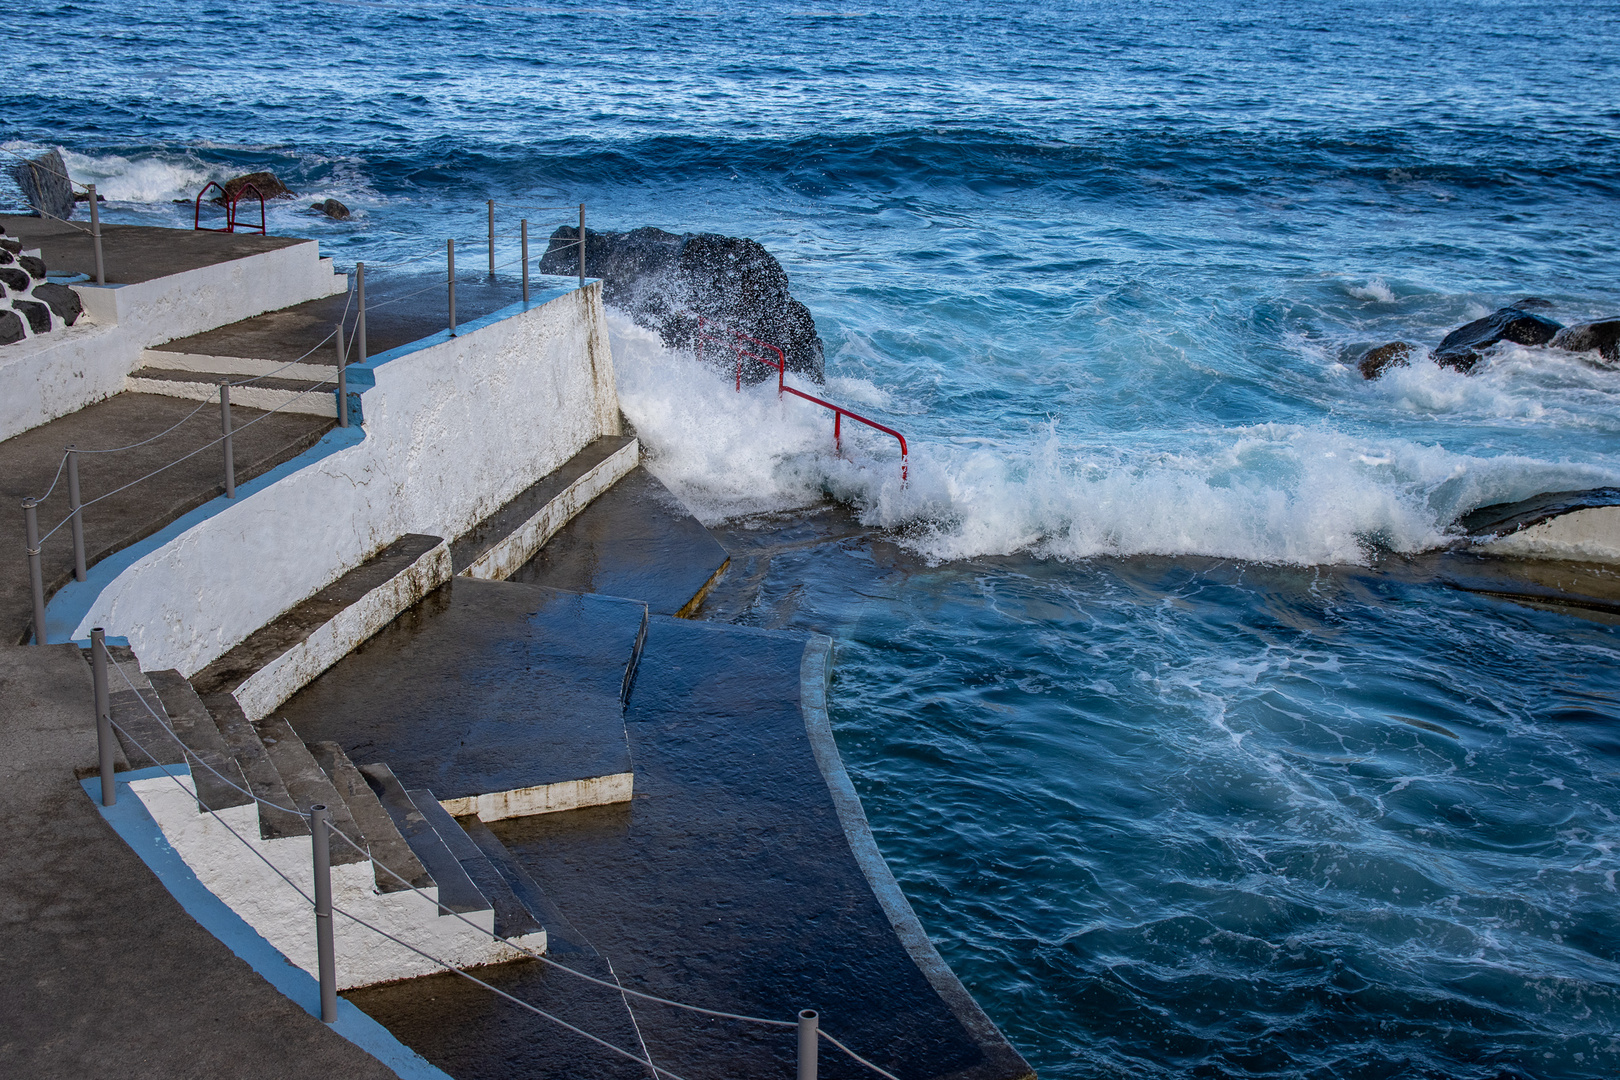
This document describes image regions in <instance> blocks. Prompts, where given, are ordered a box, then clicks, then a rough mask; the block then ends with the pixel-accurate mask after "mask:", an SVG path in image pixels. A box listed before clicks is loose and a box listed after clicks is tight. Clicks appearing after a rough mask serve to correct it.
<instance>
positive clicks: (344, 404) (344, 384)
mask: <svg viewBox="0 0 1620 1080" xmlns="http://www.w3.org/2000/svg"><path fill="white" fill-rule="evenodd" d="M333 340H334V341H336V342H337V356H338V361H337V376H338V377H337V421H338V427H348V426H349V368H348V365H347V363H346V361H347V360H348V353H347V351H346V350H345V349H344V348H343V324H342V323H338V324H337V335H336V337H334V338H333Z"/></svg>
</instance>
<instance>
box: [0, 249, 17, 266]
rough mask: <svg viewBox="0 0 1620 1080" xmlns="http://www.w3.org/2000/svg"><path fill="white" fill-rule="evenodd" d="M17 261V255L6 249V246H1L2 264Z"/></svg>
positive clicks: (0, 257) (0, 258)
mask: <svg viewBox="0 0 1620 1080" xmlns="http://www.w3.org/2000/svg"><path fill="white" fill-rule="evenodd" d="M16 261H17V256H15V255H13V254H12V253H11V252H10V251H8V250H6V249H5V248H0V266H10V265H11V264H12V263H14V262H16Z"/></svg>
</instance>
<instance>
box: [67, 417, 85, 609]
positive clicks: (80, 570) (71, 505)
mask: <svg viewBox="0 0 1620 1080" xmlns="http://www.w3.org/2000/svg"><path fill="white" fill-rule="evenodd" d="M67 474H68V509H70V510H72V511H73V580H74V581H83V580H84V575H85V565H84V500H83V499H81V498H79V452H78V451H77V450H75V449H74V448H73V447H72V446H71V445H70V446H69V447H68V448H67Z"/></svg>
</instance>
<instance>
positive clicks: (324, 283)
mask: <svg viewBox="0 0 1620 1080" xmlns="http://www.w3.org/2000/svg"><path fill="white" fill-rule="evenodd" d="M347 288H348V277H347V275H344V274H337V273H334V272H333V269H332V260H331V259H323V258H321V257H320V249H319V245H317V244H316V242H315V241H313V240H310V241H308V242H306V243H301V244H291V245H289V246H287V247H284V248H277V249H276V250H274V251H264V252H260V253H259V254H257V255H249V256H247V257H246V258H242V259H232V260H231V261H229V262H223V263H218V264H215V265H213V266H205V267H201V268H199V269H196V270H187V271H186V272H184V273H181V274H171V275H169V276H168V277H161V278H154V279H152V280H151V281H143V282H140V283H138V284H134V285H75V286H73V289H74V291H76V292H77V293H78V294H79V296H80V298H81V299H82V300H83V301H84V308H85V312H84V315H82V316H80V319H79V324H78V325H77V326H72V327H67V328H64V329H59V330H53V331H51V332H50V333H49V334H41V335H39V336H38V337H31V338H28V339H26V340H24V341H18V342H15V343H13V344H11V345H3V346H0V439H9V438H11V437H12V436H13V435H16V434H18V433H20V432H23V431H27V430H28V429H29V428H33V427H38V426H39V425H40V424H43V423H46V422H47V421H50V420H54V419H56V418H57V417H58V416H66V415H67V414H68V413H70V412H76V411H78V410H79V409H82V408H84V407H85V406H86V405H89V404H92V403H94V402H97V401H100V400H102V399H103V398H107V397H110V396H112V395H113V394H116V393H119V392H120V391H122V390H123V389H124V378H125V376H127V375H128V374H129V373H130V372H131V371H133V370H134V369H135V367H136V366H137V365H138V364H139V363H140V357H141V350H142V349H144V348H146V347H147V346H149V345H158V344H161V343H163V342H165V341H173V340H174V339H176V338H182V337H187V336H189V335H191V334H199V333H202V332H203V331H204V330H213V329H215V328H216V327H220V326H227V325H229V324H230V323H233V322H237V321H238V320H240V319H246V318H250V317H251V316H254V315H262V314H263V313H264V312H266V311H275V310H277V309H278V308H284V307H291V306H292V305H293V304H301V303H303V302H304V301H306V300H316V299H319V298H320V297H323V296H332V295H334V294H336V293H340V292H343V291H344V290H345V289H347Z"/></svg>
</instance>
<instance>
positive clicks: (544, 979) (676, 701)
mask: <svg viewBox="0 0 1620 1080" xmlns="http://www.w3.org/2000/svg"><path fill="white" fill-rule="evenodd" d="M805 648H806V639H805V637H804V636H802V635H794V634H787V633H781V632H773V631H761V630H753V629H746V628H741V627H721V626H716V625H714V624H710V623H697V622H691V621H687V620H682V619H673V618H659V617H655V618H653V619H652V620H651V622H650V624H649V629H648V637H647V644H646V649H645V654H644V657H643V664H642V670H641V673H640V674H639V675H638V677H637V682H636V686H635V689H634V691H633V693H632V695H631V700H630V705H629V708H628V710H627V712H626V727H627V729H628V731H629V733H630V741H631V750H632V754H633V756H634V758H635V762H636V792H637V793H636V798H635V799H634V800H633V801H632V802H630V803H629V804H624V805H619V806H612V807H596V808H590V809H585V810H576V811H571V812H569V813H562V814H548V815H543V816H539V817H531V818H524V819H518V820H512V821H505V822H500V823H497V824H495V825H493V826H491V828H492V830H493V831H494V832H495V834H496V835H498V836H499V837H500V839H501V841H502V843H503V844H504V845H505V846H506V848H507V849H508V850H509V851H511V853H512V855H513V857H514V858H515V859H516V860H517V861H518V862H519V863H521V864H522V866H523V867H524V869H525V870H527V871H528V873H529V874H530V875H531V876H532V877H533V878H534V880H535V881H536V882H538V883H539V884H540V886H541V887H542V888H543V889H544V890H545V893H546V896H547V897H548V898H549V900H550V901H551V902H552V903H553V904H554V905H555V906H556V908H557V909H558V910H559V912H560V913H561V915H562V916H564V917H566V919H567V920H568V923H569V924H570V931H569V933H570V934H571V936H572V938H573V940H575V941H577V942H579V943H581V944H582V945H583V946H585V947H588V948H589V949H591V950H592V951H593V952H594V954H595V955H597V956H600V957H601V958H602V960H603V963H604V965H606V964H611V968H612V970H613V972H614V973H615V974H616V977H617V978H618V979H620V980H622V982H623V985H624V986H626V987H629V988H631V989H636V990H641V991H644V992H649V993H653V994H658V995H661V996H666V997H670V998H674V999H676V1000H680V1001H684V1002H688V1003H691V1004H694V1005H699V1006H703V1007H706V1008H711V1009H717V1010H723V1011H728V1012H741V1013H745V1014H750V1015H754V1016H762V1017H767V1018H774V1019H782V1020H792V1019H793V1018H794V1017H795V1015H796V1014H797V1011H798V1010H799V1009H802V1008H814V1009H817V1010H818V1011H819V1012H820V1013H821V1017H822V1024H823V1026H824V1027H825V1028H826V1030H828V1031H829V1032H831V1033H832V1034H834V1035H835V1036H836V1037H837V1038H839V1039H840V1040H842V1041H844V1042H845V1043H847V1044H848V1045H850V1046H851V1047H852V1048H853V1049H855V1050H856V1051H857V1052H858V1053H861V1054H862V1055H864V1056H866V1057H869V1058H870V1059H871V1060H873V1061H874V1062H875V1063H876V1064H878V1065H880V1066H881V1067H883V1068H885V1069H887V1070H889V1071H891V1072H893V1073H895V1075H897V1076H899V1077H901V1078H902V1080H922V1078H925V1077H955V1078H960V1080H1015V1078H1017V1077H1023V1076H1026V1075H1028V1074H1029V1069H1028V1066H1027V1065H1026V1064H1025V1063H1024V1062H1023V1060H1022V1059H1021V1058H1020V1057H1019V1056H1018V1054H1017V1053H1016V1052H1015V1051H1013V1050H1012V1048H1011V1047H1010V1046H1008V1045H1007V1044H1006V1042H1005V1041H1004V1040H1002V1039H1001V1038H1000V1036H999V1035H996V1034H994V1029H993V1028H990V1029H989V1032H990V1033H989V1034H987V1033H986V1032H985V1030H984V1026H985V1025H987V1024H988V1021H982V1013H977V1010H976V1007H971V1002H968V1008H967V1011H968V1012H971V1013H975V1014H976V1015H977V1020H978V1021H982V1023H979V1024H977V1026H976V1021H975V1017H974V1016H968V1017H967V1018H966V1019H964V1016H963V1015H961V1013H962V1011H963V1009H964V1006H963V1004H962V999H965V996H966V995H965V994H961V995H960V997H959V998H958V999H957V1000H955V1001H954V1002H947V1000H946V998H945V997H943V996H942V994H941V992H940V991H939V990H937V989H936V986H935V985H934V983H933V982H931V981H930V977H929V976H927V975H925V974H924V972H923V969H922V967H920V966H919V961H918V960H917V958H915V957H914V956H913V954H912V953H911V952H910V951H908V948H907V946H906V945H905V944H903V943H902V941H901V938H900V937H899V936H898V935H897V933H896V928H895V926H894V925H893V924H892V923H891V921H890V917H889V915H888V914H887V913H886V910H885V908H884V906H883V905H882V904H880V902H879V900H878V898H877V896H876V894H875V892H874V885H873V883H872V882H871V881H870V880H869V879H868V877H867V876H866V873H865V872H864V871H863V865H862V863H861V862H860V861H859V860H858V859H857V857H856V856H855V854H854V853H853V851H852V849H851V845H850V841H849V840H848V839H847V837H846V833H845V827H844V825H845V822H844V819H843V818H842V817H841V816H840V811H839V806H838V805H837V804H836V803H835V800H834V797H833V794H832V790H831V788H830V786H829V780H828V778H827V777H826V776H825V775H824V774H823V772H822V769H821V767H820V766H819V765H818V762H817V758H816V753H815V749H814V747H813V746H812V740H811V735H810V733H809V731H808V729H807V724H806V720H805V717H804V715H803V714H802V713H801V711H800V687H801V682H800V676H801V665H802V663H803V661H804V656H805ZM828 741H829V742H830V739H829V740H828ZM850 797H852V793H851V794H850ZM874 850H875V849H874ZM889 880H890V883H891V885H892V879H889ZM929 951H931V950H929ZM557 958H558V959H559V960H561V961H563V962H571V961H570V958H568V957H564V956H561V955H559V956H558V957H557ZM936 959H937V958H936ZM479 977H480V978H483V979H486V980H487V981H489V982H491V983H492V984H494V985H496V986H499V987H500V988H501V989H502V990H504V991H506V992H508V993H511V994H513V995H515V996H517V997H520V998H522V999H524V1000H526V1001H530V1002H532V1003H534V1004H536V1005H540V1006H541V1007H546V1008H550V1007H552V1006H553V1005H556V1006H559V1007H565V1008H571V1009H573V1010H575V1012H574V1013H573V1014H570V1013H564V1017H565V1018H571V1016H572V1015H576V1014H577V1015H581V1016H584V1017H586V1019H584V1020H581V1021H579V1022H580V1023H581V1026H585V1027H586V1028H587V1030H591V1031H592V1033H593V1034H598V1035H600V1036H602V1037H604V1038H607V1037H609V1035H610V1034H611V1033H612V1032H611V1029H608V1028H594V1027H592V1026H591V1017H592V1015H593V1014H592V1013H591V1009H593V1008H594V1010H595V1013H594V1018H595V1021H596V1022H600V1023H604V1024H605V1023H607V1022H609V1020H610V1019H611V1006H614V1005H617V1006H618V1007H619V1008H620V1009H622V1010H624V1012H625V1013H626V1014H627V1015H631V1016H633V1019H634V1028H635V1030H634V1032H633V1033H631V1032H626V1033H625V1036H624V1037H627V1038H629V1039H632V1040H634V1041H627V1042H626V1041H620V1042H619V1045H620V1046H623V1047H626V1048H629V1049H633V1050H634V1049H639V1048H640V1046H641V1045H643V1040H644V1045H645V1048H646V1050H647V1051H648V1052H650V1053H651V1055H652V1060H653V1062H654V1063H655V1064H657V1065H659V1066H660V1067H663V1068H667V1069H669V1070H671V1071H672V1072H674V1073H677V1074H680V1075H683V1076H687V1077H760V1076H791V1075H792V1074H793V1068H794V1064H793V1063H794V1039H793V1036H792V1034H791V1033H790V1032H787V1031H783V1030H779V1029H769V1028H761V1027H758V1026H755V1025H749V1024H745V1023H742V1022H738V1021H731V1020H723V1019H716V1018H712V1017H704V1016H698V1015H694V1014H691V1013H688V1012H683V1011H678V1010H674V1009H671V1008H668V1007H665V1006H661V1005H656V1004H652V1003H647V1002H644V1001H638V1000H636V999H629V1000H628V1001H623V1000H615V998H616V997H617V995H615V994H614V993H613V991H611V990H604V989H603V988H601V987H594V986H591V985H589V984H584V983H580V982H578V981H574V982H573V984H572V985H570V979H571V977H570V976H567V975H566V974H561V973H559V972H557V971H555V970H548V969H547V968H545V967H544V966H542V965H539V964H512V965H504V966H502V967H499V968H488V969H483V970H481V971H480V972H479ZM950 982H951V983H952V984H953V985H956V989H957V990H958V991H960V986H959V984H955V983H954V979H951V980H950ZM349 997H350V1000H351V1001H353V1002H355V1003H356V1004H357V1005H359V1006H360V1007H361V1008H362V1009H364V1010H365V1011H366V1012H368V1013H370V1014H371V1015H372V1016H373V1017H375V1018H376V1019H378V1020H379V1021H380V1022H382V1023H383V1024H384V1025H385V1026H387V1027H388V1028H389V1029H390V1030H391V1031H392V1032H393V1033H394V1034H395V1035H396V1036H397V1037H399V1038H400V1039H401V1040H402V1041H404V1042H406V1043H407V1044H408V1045H410V1046H412V1047H413V1048H414V1049H416V1050H417V1051H419V1052H420V1053H422V1054H423V1055H424V1056H426V1057H427V1058H428V1059H429V1060H430V1061H433V1062H434V1063H435V1064H437V1065H439V1066H440V1067H441V1068H443V1069H445V1070H446V1071H447V1072H450V1073H451V1074H452V1075H454V1076H457V1077H460V1078H467V1077H495V1076H500V1077H504V1078H508V1080H526V1078H537V1077H562V1076H578V1075H592V1076H611V1077H620V1076H623V1077H626V1078H628V1077H631V1076H635V1075H645V1069H639V1070H638V1068H637V1067H636V1066H635V1065H633V1064H631V1063H628V1062H625V1061H623V1060H622V1059H616V1058H614V1057H613V1056H611V1055H610V1054H609V1053H608V1052H607V1051H604V1050H602V1049H600V1048H598V1047H594V1046H592V1045H591V1044H590V1043H588V1042H586V1041H585V1040H584V1039H582V1038H580V1037H579V1036H578V1035H575V1034H572V1033H569V1032H567V1031H565V1030H562V1029H560V1028H558V1027H557V1026H555V1025H552V1024H550V1023H548V1022H547V1021H546V1020H544V1019H542V1018H540V1017H537V1016H534V1015H533V1014H525V1013H524V1012H523V1011H522V1010H520V1009H518V1008H517V1007H515V1006H510V1005H503V1004H501V1003H499V1002H498V1001H495V1000H492V997H491V995H490V994H489V993H488V992H487V991H484V990H481V989H479V988H477V987H474V986H472V985H470V984H468V983H466V982H463V981H459V980H457V978H456V977H454V976H434V977H431V978H428V979H421V980H416V981H414V982H411V983H404V984H397V985H394V986H388V987H376V988H372V989H368V990H365V991H360V992H356V993H353V994H350V995H349ZM620 1027H621V1028H622V1027H623V1025H622V1023H621V1025H620ZM821 1075H822V1076H824V1077H831V1078H836V1080H844V1078H848V1080H855V1078H857V1077H859V1078H861V1080H871V1078H872V1076H873V1075H874V1074H872V1073H870V1072H868V1071H866V1070H865V1069H863V1068H862V1067H860V1066H858V1065H856V1064H855V1063H853V1062H851V1061H849V1060H848V1059H847V1058H844V1057H843V1056H842V1055H841V1054H839V1053H838V1052H837V1051H836V1050H834V1049H832V1048H831V1047H830V1046H827V1045H825V1044H824V1045H823V1047H822V1050H821Z"/></svg>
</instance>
